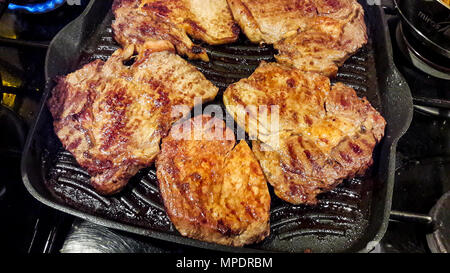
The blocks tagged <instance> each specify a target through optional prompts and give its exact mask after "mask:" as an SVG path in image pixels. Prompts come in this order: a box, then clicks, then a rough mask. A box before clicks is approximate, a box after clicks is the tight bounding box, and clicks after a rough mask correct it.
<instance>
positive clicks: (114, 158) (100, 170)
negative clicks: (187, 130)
mask: <svg viewBox="0 0 450 273" xmlns="http://www.w3.org/2000/svg"><path fill="white" fill-rule="evenodd" d="M145 48H146V49H145V50H144V51H142V52H141V54H140V55H138V56H137V57H136V58H135V62H134V63H133V64H132V65H130V66H127V65H124V64H123V62H124V61H126V60H128V59H130V57H131V55H132V53H133V51H134V49H133V47H128V48H126V49H125V50H122V49H119V50H117V51H116V52H115V53H114V54H113V55H112V56H111V57H110V58H109V59H108V60H107V61H106V62H103V61H101V60H96V61H94V62H92V63H89V64H87V65H85V66H84V67H82V68H81V69H79V70H77V71H75V72H73V73H71V74H69V75H67V76H65V77H62V78H60V79H59V80H58V83H57V85H56V87H55V88H54V90H53V94H52V97H51V98H50V99H49V101H48V106H49V109H50V111H51V113H52V115H53V118H54V128H55V132H56V134H57V136H58V137H59V139H60V140H61V142H62V144H63V146H64V147H65V148H66V149H67V150H68V151H70V152H71V153H72V154H73V155H74V156H75V158H76V160H77V162H78V163H79V164H80V165H81V166H82V167H83V168H85V169H86V170H87V171H88V172H89V174H90V175H91V176H92V178H91V182H92V185H93V186H94V188H95V189H96V190H97V191H98V192H100V193H102V194H113V193H115V192H117V191H119V190H120V189H122V188H123V187H124V186H125V185H126V183H127V182H128V180H129V178H131V177H132V176H133V175H134V174H136V172H137V171H138V170H139V169H141V168H143V167H147V166H149V165H150V164H151V163H152V162H153V161H154V159H155V157H156V155H157V154H158V153H159V144H160V140H161V138H162V137H164V136H165V135H166V134H167V132H168V131H169V130H170V127H171V125H172V123H173V122H175V121H177V120H178V119H179V118H181V117H182V116H184V115H185V114H186V113H189V111H190V108H191V107H193V106H194V97H195V96H198V97H201V98H202V99H203V100H206V101H207V100H212V99H213V98H214V97H215V96H216V94H217V92H218V89H217V88H216V87H215V86H213V85H212V84H211V83H210V82H209V81H208V80H206V79H205V77H204V76H203V75H202V74H201V73H200V72H199V71H197V69H195V67H193V66H191V65H190V64H188V63H187V62H186V61H185V60H183V59H182V58H181V57H179V56H178V55H176V54H174V53H173V51H174V49H173V47H172V45H171V44H170V43H168V42H166V41H158V42H153V43H147V44H146V47H145ZM174 105H185V106H186V107H185V108H179V110H177V111H178V113H175V112H172V107H173V106H174Z"/></svg>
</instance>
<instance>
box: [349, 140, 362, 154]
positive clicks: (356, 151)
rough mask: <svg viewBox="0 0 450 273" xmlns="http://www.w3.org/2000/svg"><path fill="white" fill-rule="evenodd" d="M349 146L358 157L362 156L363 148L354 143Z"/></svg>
mask: <svg viewBox="0 0 450 273" xmlns="http://www.w3.org/2000/svg"><path fill="white" fill-rule="evenodd" d="M348 145H349V146H350V148H351V149H352V150H353V152H354V153H355V154H357V155H360V154H362V152H363V151H362V150H361V147H359V146H358V145H357V144H355V143H353V142H349V143H348Z"/></svg>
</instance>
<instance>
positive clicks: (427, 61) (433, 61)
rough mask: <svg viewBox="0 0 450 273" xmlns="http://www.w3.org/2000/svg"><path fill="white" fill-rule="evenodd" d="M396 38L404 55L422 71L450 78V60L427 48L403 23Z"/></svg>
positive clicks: (434, 75)
mask: <svg viewBox="0 0 450 273" xmlns="http://www.w3.org/2000/svg"><path fill="white" fill-rule="evenodd" d="M396 40H397V44H398V46H399V49H400V51H401V52H402V54H403V56H404V57H405V58H406V59H408V60H409V61H410V62H411V63H412V65H413V66H414V67H416V68H417V69H419V70H421V71H422V72H424V73H426V74H428V75H430V76H433V77H436V78H440V79H444V80H450V67H449V66H448V64H449V63H450V60H449V59H448V58H446V57H443V56H441V55H437V54H435V53H433V52H431V51H430V50H427V49H426V48H425V47H424V46H423V45H422V44H421V43H420V42H419V41H417V40H416V39H415V38H414V36H413V35H411V34H410V33H409V32H408V31H406V29H405V28H404V27H403V25H402V24H401V23H399V24H398V25H397V28H396Z"/></svg>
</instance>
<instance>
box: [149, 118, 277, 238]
mask: <svg viewBox="0 0 450 273" xmlns="http://www.w3.org/2000/svg"><path fill="white" fill-rule="evenodd" d="M195 130H197V131H195ZM235 144H236V141H235V138H234V134H233V131H232V130H231V129H229V128H227V127H226V125H225V123H224V122H223V121H222V120H219V119H217V118H212V117H211V116H206V115H203V116H196V117H194V118H192V119H190V120H187V121H185V122H183V123H178V124H176V125H174V126H173V127H172V130H171V132H170V133H169V136H168V137H166V138H164V139H163V141H162V145H161V154H160V155H159V156H158V159H157V161H156V168H157V176H158V181H159V183H160V184H159V187H160V190H161V195H162V197H163V200H164V204H165V207H166V211H167V213H168V215H169V217H170V219H171V221H172V223H173V224H174V225H175V227H176V228H177V230H178V231H179V232H180V233H181V234H182V235H184V236H188V237H191V238H195V239H199V240H203V241H208V242H214V243H218V244H224V245H233V246H242V245H245V244H251V243H255V242H259V241H261V240H263V239H264V238H265V237H266V236H267V235H268V234H269V232H270V229H269V211H270V195H269V191H268V188H267V183H266V180H265V178H264V174H263V172H262V170H261V167H260V166H259V164H258V161H257V160H256V158H255V157H254V155H253V153H252V151H251V150H250V148H249V147H248V145H247V143H246V142H245V141H241V142H240V143H239V144H237V145H236V146H235Z"/></svg>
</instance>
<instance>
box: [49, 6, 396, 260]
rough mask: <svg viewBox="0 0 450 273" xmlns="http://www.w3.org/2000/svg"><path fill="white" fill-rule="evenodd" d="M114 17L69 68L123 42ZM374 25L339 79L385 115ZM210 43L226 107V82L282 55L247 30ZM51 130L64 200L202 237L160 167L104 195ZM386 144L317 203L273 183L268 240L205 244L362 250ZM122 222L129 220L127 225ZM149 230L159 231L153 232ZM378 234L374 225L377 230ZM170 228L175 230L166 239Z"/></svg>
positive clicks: (57, 192) (56, 192)
mask: <svg viewBox="0 0 450 273" xmlns="http://www.w3.org/2000/svg"><path fill="white" fill-rule="evenodd" d="M366 17H367V15H366ZM112 20H113V15H112V13H111V11H110V12H108V13H107V15H106V16H105V18H104V19H103V22H102V23H101V24H99V25H98V27H97V29H96V30H95V32H94V33H92V34H91V35H90V38H89V39H88V40H87V41H86V43H85V44H84V45H83V49H82V50H81V52H80V54H79V55H78V56H77V59H76V60H74V61H73V62H72V63H73V64H74V67H71V68H70V69H68V70H69V71H73V70H75V69H77V68H79V67H80V66H82V65H83V64H85V63H88V62H90V61H92V60H94V59H103V60H106V59H107V58H108V57H109V56H110V55H111V54H112V52H114V50H116V49H117V48H118V47H119V46H118V45H117V43H116V42H115V41H114V39H113V33H112V30H111V27H110V25H111V22H112ZM371 28H372V26H371V24H370V23H368V30H369V42H368V44H367V45H366V46H365V47H364V48H362V49H361V50H359V51H358V52H357V53H356V54H355V55H354V56H352V57H350V58H349V59H348V60H347V61H346V62H345V64H344V65H343V66H342V67H341V68H340V69H339V73H338V75H337V78H336V79H333V82H335V81H340V82H344V83H345V84H347V85H349V86H351V87H353V88H354V89H355V90H356V91H357V93H358V95H359V96H366V97H367V98H368V100H369V101H370V102H371V103H372V105H373V106H374V107H375V108H376V109H377V110H379V111H380V112H381V113H382V114H384V113H385V109H384V105H383V103H382V101H383V100H382V99H381V98H380V90H379V89H378V80H377V71H376V69H375V67H376V66H375V60H374V58H375V57H374V44H373V40H372V39H373V37H372V35H370V31H371ZM204 46H205V47H206V48H207V52H208V54H209V56H210V59H211V60H210V62H209V63H205V62H202V61H190V62H191V63H192V64H194V65H195V66H196V67H197V68H198V69H199V70H200V71H201V72H203V74H204V75H205V76H206V77H207V78H208V79H209V80H211V81H212V82H213V83H214V84H215V85H217V86H218V87H219V88H220V90H221V92H219V95H218V96H217V98H216V99H215V101H213V102H211V103H210V104H216V105H220V106H221V107H222V108H224V106H223V103H222V92H223V91H224V90H225V89H226V87H227V86H228V85H229V84H231V83H234V82H236V81H238V80H239V79H241V78H244V77H248V76H249V75H250V74H251V73H252V72H253V71H254V69H255V68H256V67H257V66H258V64H259V63H260V62H261V61H262V60H264V61H268V62H270V61H274V54H275V53H276V52H275V50H274V49H273V48H272V47H271V46H259V45H254V44H251V43H250V42H248V40H247V39H246V38H245V37H244V36H242V37H241V38H240V39H239V41H238V42H236V43H234V44H229V45H223V46H208V45H204ZM66 69H67V68H66ZM50 87H51V85H50ZM49 89H50V88H49ZM47 92H48V91H47ZM47 115H48V113H47ZM47 131H49V132H48V134H49V135H50V136H47V137H48V138H49V139H50V140H47V141H45V142H46V143H47V144H45V145H46V146H47V148H45V147H44V148H43V152H42V155H41V159H42V161H41V166H42V175H43V177H44V179H43V181H44V184H45V186H46V188H47V190H48V191H49V192H51V196H52V198H54V199H55V200H56V202H58V203H59V204H62V205H63V206H69V207H70V208H72V209H75V210H76V211H78V212H81V213H83V214H86V215H90V216H91V217H98V219H107V220H108V221H109V223H111V222H113V223H115V225H114V227H116V228H120V229H123V230H128V228H127V227H129V226H133V227H138V229H137V230H132V232H135V233H139V234H144V235H148V236H153V237H158V238H162V239H167V240H173V238H177V239H176V242H178V243H184V244H190V245H196V241H195V240H191V239H185V238H183V237H181V235H180V234H179V233H178V232H177V231H176V229H175V228H174V226H173V225H172V224H171V222H170V220H169V218H168V216H167V214H166V212H165V210H164V205H163V202H162V200H161V196H160V193H159V189H158V182H157V178H156V174H155V168H154V166H151V167H149V168H148V169H144V170H141V171H140V172H139V173H138V174H137V175H136V176H135V177H134V178H132V179H131V181H130V182H129V184H128V185H127V187H126V188H125V189H124V190H123V191H122V192H121V193H119V194H116V195H114V196H111V197H105V196H101V195H99V194H97V193H96V192H95V191H94V190H93V188H92V187H91V185H90V183H89V175H88V173H87V172H86V171H85V170H83V169H82V168H81V167H80V166H79V165H78V164H77V162H76V161H75V159H74V157H73V156H72V155H71V154H70V153H69V152H67V151H65V150H64V149H62V148H61V144H60V143H59V140H57V138H56V136H55V135H54V133H53V132H51V130H50V129H47ZM45 145H44V146H45ZM382 145H392V143H390V144H387V143H385V141H383V142H382V143H381V144H380V145H379V146H378V147H377V148H376V149H375V151H374V159H375V160H374V161H375V164H374V166H373V167H372V168H371V169H370V170H369V171H368V174H367V175H366V176H365V177H363V178H355V179H350V180H347V181H344V183H342V184H341V185H339V186H338V187H337V188H336V189H334V190H332V191H331V192H328V193H325V194H322V195H320V197H319V200H320V201H319V203H318V204H317V205H315V206H304V205H292V204H288V203H286V202H284V201H282V200H280V199H279V198H277V197H276V196H275V195H274V194H273V191H272V189H270V191H271V196H272V204H271V219H270V220H271V234H270V236H269V237H268V238H266V239H265V240H264V241H263V242H261V243H259V244H256V245H250V246H247V247H245V249H237V248H223V247H220V246H217V245H214V244H205V243H199V244H198V245H197V246H201V247H207V248H214V249H218V250H226V251H228V250H231V251H248V250H250V251H253V250H265V251H276V252H278V251H282V252H303V251H305V250H308V251H309V250H311V251H312V252H347V251H361V250H362V249H364V248H365V247H366V245H367V243H368V242H369V241H370V240H372V239H373V238H372V237H373V236H374V235H370V234H368V229H369V228H370V225H372V224H374V223H371V221H374V220H373V215H371V214H372V208H373V207H374V206H373V204H372V202H373V196H374V195H377V194H378V195H379V194H380V193H377V192H378V191H382V190H380V188H381V189H383V188H384V187H386V185H385V183H386V181H383V180H386V177H385V176H383V175H380V174H383V173H386V172H389V170H387V167H386V166H388V165H389V164H381V166H380V164H379V161H380V158H381V156H380V154H381V148H380V146H382ZM388 148H389V147H387V148H386V149H385V150H388ZM384 160H386V159H384ZM385 198H386V197H385ZM387 198H390V196H389V197H387ZM381 200H382V201H377V202H384V201H385V199H384V198H383V197H381ZM51 202H54V201H51ZM389 204H390V203H389ZM375 207H376V206H375ZM379 207H383V206H381V205H380V206H379ZM69 213H70V212H69ZM381 221H382V220H381ZM100 223H101V221H100ZM122 224H124V225H123V226H121V225H122ZM376 225H377V226H380V225H381V223H380V222H377V223H376ZM374 226H375V224H374ZM378 228H379V227H378ZM145 230H149V231H152V232H154V233H152V232H150V233H148V234H147V233H146V232H145ZM375 233H376V232H375V231H371V234H375ZM154 234H158V236H154ZM164 234H167V235H168V237H167V238H164ZM371 236H372V237H371Z"/></svg>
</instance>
